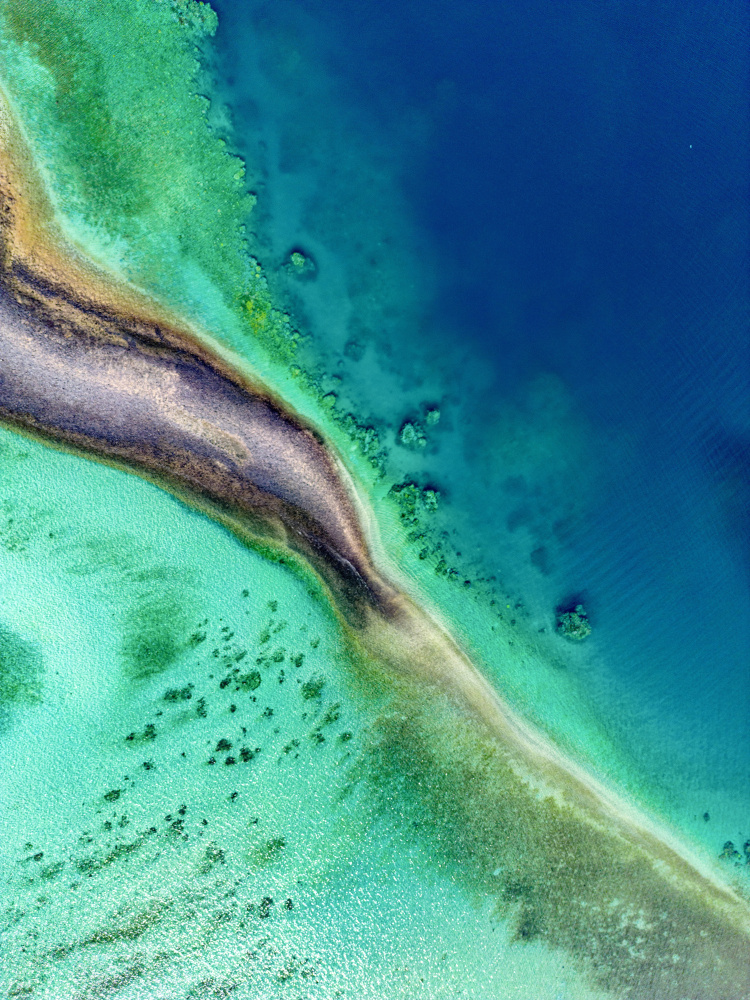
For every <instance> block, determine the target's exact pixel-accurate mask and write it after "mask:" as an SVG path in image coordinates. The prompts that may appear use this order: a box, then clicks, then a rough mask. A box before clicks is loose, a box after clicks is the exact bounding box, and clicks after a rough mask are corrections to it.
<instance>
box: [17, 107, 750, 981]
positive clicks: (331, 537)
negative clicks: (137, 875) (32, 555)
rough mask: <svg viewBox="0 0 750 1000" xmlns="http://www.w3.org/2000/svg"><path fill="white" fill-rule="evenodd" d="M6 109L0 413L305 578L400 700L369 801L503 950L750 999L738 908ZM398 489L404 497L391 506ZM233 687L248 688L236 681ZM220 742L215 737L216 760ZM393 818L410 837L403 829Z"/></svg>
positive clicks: (743, 909)
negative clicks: (475, 650)
mask: <svg viewBox="0 0 750 1000" xmlns="http://www.w3.org/2000/svg"><path fill="white" fill-rule="evenodd" d="M2 113H3V122H2V125H3V128H2V136H1V137H0V139H1V142H2V149H1V151H0V157H1V159H0V376H1V378H0V420H2V422H3V423H5V424H6V425H7V426H9V427H11V428H13V429H15V430H18V431H20V432H22V433H25V434H28V435H31V436H33V437H36V438H39V439H41V440H43V441H46V442H48V443H51V444H53V445H55V446H56V447H61V448H65V449H68V450H71V451H74V452H76V453H78V454H81V455H84V456H86V457H89V458H93V459H96V460H98V461H102V462H106V463H108V464H111V465H114V466H115V467H118V468H122V469H125V470H127V471H130V472H133V473H135V474H137V475H139V476H142V477H145V478H147V479H150V480H152V481H153V482H156V483H157V484H159V485H160V486H162V487H164V488H165V489H167V490H169V491H170V492H172V493H173V494H175V495H177V496H178V497H180V498H181V499H183V500H184V501H185V502H186V503H188V504H190V505H192V506H194V507H196V508H198V509H200V510H202V511H204V512H205V513H207V514H208V515H209V516H210V517H213V518H215V519H217V520H219V521H221V522H222V523H223V524H225V525H226V526H227V527H228V528H229V529H230V530H232V531H233V532H235V533H236V534H237V535H238V536H239V537H240V538H242V539H243V540H246V541H248V542H250V543H252V544H256V545H259V546H262V547H265V548H266V549H270V550H273V551H276V552H277V553H278V552H281V553H284V554H288V555H289V556H290V558H291V559H295V558H298V559H301V560H303V561H304V563H305V564H306V565H307V566H309V567H311V568H312V570H313V571H314V573H315V574H317V576H318V577H319V578H320V580H321V581H322V582H323V584H324V586H325V587H326V588H327V592H328V594H329V595H330V599H331V602H332V604H333V606H334V607H335V609H336V610H337V612H338V614H339V617H340V620H341V625H342V628H343V630H344V632H345V634H346V635H347V638H348V640H349V642H350V644H351V647H352V649H353V650H355V651H356V652H357V654H358V656H359V661H360V664H361V669H362V671H363V672H369V673H370V674H371V675H379V676H381V677H383V678H385V680H386V682H387V683H391V684H392V685H393V687H394V689H395V690H399V691H402V692H403V698H402V699H401V704H400V708H399V710H398V711H389V712H387V713H384V714H383V716H382V718H381V719H380V720H379V723H378V725H377V726H376V728H375V733H374V736H373V739H372V741H371V746H370V749H369V761H368V759H365V760H364V761H363V763H362V767H363V768H364V770H365V771H366V772H368V773H370V774H373V775H377V778H378V780H376V781H373V783H372V784H373V794H374V795H375V796H376V797H377V796H378V795H382V798H383V800H384V801H386V800H387V799H388V797H389V796H390V795H391V793H392V790H393V788H395V787H398V788H399V790H400V793H401V794H402V795H403V797H404V802H405V803H406V805H405V806H404V817H405V818H406V819H407V821H408V820H410V819H411V816H410V808H411V807H412V806H413V807H414V808H415V809H417V808H418V810H419V812H420V814H421V815H422V816H424V815H426V816H427V817H428V818H429V822H428V823H427V824H425V829H424V830H423V833H422V836H423V837H424V839H425V841H426V842H427V843H428V844H430V845H431V847H432V849H433V852H434V854H435V857H436V858H437V859H438V861H439V862H444V863H445V864H448V865H451V866H453V870H454V871H455V878H456V879H457V880H459V881H460V882H461V883H462V884H463V885H464V886H465V887H466V888H467V889H468V890H470V891H471V892H473V893H479V894H480V896H482V897H489V898H490V899H494V900H495V902H496V905H497V908H498V912H499V913H500V914H501V915H502V916H504V917H507V918H509V919H511V920H513V921H514V922H515V928H516V938H517V940H518V941H519V942H536V943H539V944H546V945H547V946H549V947H550V948H554V949H562V950H563V951H564V952H565V953H566V954H567V955H569V956H570V959H571V961H572V962H573V963H574V964H575V965H576V967H577V968H578V969H579V970H580V971H581V973H582V974H584V975H586V976H587V977H588V978H589V980H590V981H591V983H592V984H593V985H594V986H595V987H596V988H599V989H602V990H604V991H608V992H609V993H611V994H612V995H613V996H616V997H623V998H624V997H629V998H635V1000H682V998H685V997H690V998H691V1000H718V998H719V997H721V998H723V1000H742V998H745V997H747V996H748V995H750V908H749V907H748V904H747V901H746V900H744V899H743V898H741V897H740V896H739V895H738V894H737V893H736V892H735V891H734V890H733V889H732V888H731V887H730V886H729V885H727V884H725V883H724V882H723V881H722V880H721V878H720V876H719V875H718V874H716V873H715V871H714V870H713V869H712V868H710V867H708V866H704V865H703V864H702V862H701V861H700V860H699V859H696V858H693V857H692V856H691V855H690V852H689V851H688V850H687V849H686V848H685V847H683V845H681V844H680V843H679V841H677V840H676V839H675V838H674V837H673V836H672V835H671V834H670V833H669V832H668V831H666V830H663V829H661V828H660V827H659V826H658V824H656V823H655V822H653V821H652V820H650V819H649V818H648V817H646V816H644V815H641V814H640V813H639V812H638V811H637V810H636V809H634V808H633V807H632V806H631V805H630V804H629V803H628V802H626V801H624V800H623V799H622V798H620V797H619V796H618V795H617V794H616V793H615V792H614V791H613V790H611V789H610V788H608V787H606V786H605V785H603V784H602V783H600V782H599V781H597V780H596V779H595V778H594V777H592V776H591V775H589V774H588V773H586V772H585V771H584V770H583V769H582V768H580V767H579V766H578V765H577V764H575V763H574V762H573V761H571V760H568V759H565V758H564V757H563V756H562V755H561V754H560V752H559V751H558V750H557V749H556V747H555V746H554V745H552V743H551V742H550V741H549V740H548V739H547V738H546V737H545V736H544V735H543V734H541V733H539V732H536V731H535V730H533V729H532V728H531V727H530V726H528V725H527V724H526V723H525V722H524V720H523V719H521V718H520V717H519V716H518V715H517V714H516V713H514V712H513V710H512V709H511V708H510V707H509V706H508V705H507V704H506V703H505V702H504V701H503V700H502V698H501V697H500V696H499V695H498V693H497V692H496V691H495V690H494V689H493V687H492V686H491V685H490V684H489V682H488V681H487V680H486V679H485V677H484V676H483V674H482V673H481V672H480V671H479V670H478V669H477V668H476V667H475V665H474V664H473V663H472V661H471V660H470V659H469V657H468V656H467V655H466V653H465V652H464V651H463V650H462V649H461V648H460V647H459V645H458V644H457V643H456V642H455V641H454V639H453V638H452V637H451V635H450V634H449V632H448V630H447V629H446V628H445V627H444V626H443V625H442V624H441V623H440V622H439V621H438V620H437V619H436V618H435V617H433V616H432V615H431V614H430V613H428V612H427V611H426V610H425V609H423V608H422V607H421V606H420V604H419V603H418V602H417V600H416V599H414V598H413V597H412V596H411V595H410V594H409V593H408V591H407V586H406V584H401V583H398V582H396V573H395V571H394V570H392V569H391V568H389V567H388V565H387V557H386V556H385V555H378V557H377V558H376V556H375V555H374V554H373V553H374V552H377V551H378V550H377V548H376V546H377V539H375V538H374V533H373V530H372V527H371V522H370V518H369V516H368V513H367V504H366V503H365V501H364V500H363V499H362V498H361V497H359V496H358V495H357V492H356V489H355V487H354V484H353V483H352V481H351V480H350V478H349V476H348V474H347V472H346V470H345V468H344V466H343V464H342V462H341V461H340V460H339V459H338V458H337V456H336V455H335V454H334V452H333V450H332V448H331V447H330V446H329V445H328V444H327V443H326V442H325V441H324V439H323V438H322V436H321V435H320V434H319V433H318V432H317V431H316V430H315V428H313V427H311V426H310V425H309V424H307V423H306V422H305V421H304V420H302V419H301V418H300V417H299V416H298V415H297V414H296V413H294V412H293V410H292V409H291V408H290V407H289V406H288V405H286V404H285V403H284V401H283V400H282V399H280V398H279V397H278V396H277V395H276V394H275V393H274V392H273V391H272V390H271V389H270V388H269V387H267V386H266V385H264V384H263V383H262V382H261V381H260V380H259V379H257V378H255V377H253V375H252V374H251V373H250V372H249V371H247V370H246V369H245V368H244V367H243V365H242V363H241V361H240V359H231V358H230V357H229V356H228V355H227V354H226V352H224V351H222V349H221V348H220V347H219V345H218V344H216V345H213V346H212V345H211V341H210V338H209V337H208V336H207V335H205V334H202V333H198V332H196V331H194V330H191V329H190V328H189V327H188V325H187V324H185V323H183V322H181V321H180V320H179V319H178V318H177V317H175V316H172V315H170V314H169V313H168V312H166V311H165V310H164V309H163V308H161V307H159V306H158V305H156V304H154V303H152V302H149V301H148V300H147V299H146V298H145V297H144V296H142V295H140V294H138V293H136V292H135V291H134V290H133V289H130V288H129V287H128V286H127V285H125V284H123V283H118V282H117V281H116V280H114V278H112V277H111V276H108V275H107V274H105V273H104V272H102V271H99V270H97V268H96V267H95V266H94V265H93V264H92V263H91V262H90V261H88V260H87V259H86V257H85V255H84V254H83V253H82V252H81V250H80V249H79V248H76V247H74V246H73V245H72V244H70V243H69V242H66V241H65V239H64V238H63V236H62V234H61V233H60V232H59V230H56V228H55V212H54V210H53V208H52V206H51V205H50V204H49V202H48V201H47V199H46V196H45V190H44V185H43V183H42V181H41V179H40V177H39V175H38V174H37V173H36V172H35V167H34V163H33V158H32V156H31V154H30V153H29V151H28V149H27V148H26V146H25V145H24V141H23V137H22V133H21V130H20V129H19V127H18V125H17V123H16V122H14V120H13V118H12V116H11V113H10V111H9V110H8V108H7V107H6V108H5V109H3V112H2ZM435 412H436V413H437V411H435ZM435 419H436V418H433V419H432V421H431V422H433V423H434V422H435ZM406 426H407V425H404V428H405V427H406ZM408 426H410V427H411V428H412V431H410V432H408V434H407V440H405V441H403V442H402V443H404V444H406V445H407V446H409V447H419V446H420V444H419V441H420V437H419V434H420V433H423V432H422V431H421V429H420V428H417V427H416V425H414V424H409V425H408ZM402 438H403V428H402ZM415 491H416V487H414V485H413V484H409V483H407V484H403V486H402V487H400V492H399V496H400V497H401V505H402V507H403V508H404V511H405V513H407V516H408V515H409V511H412V510H413V509H416V504H417V497H416V493H415ZM419 503H421V504H426V505H430V504H436V503H437V494H436V493H435V492H434V491H425V492H424V493H423V494H422V495H421V498H420V499H419ZM579 617H581V618H582V617H583V616H582V615H579ZM238 670H239V668H238ZM237 680H238V682H241V684H242V685H245V686H246V687H247V689H248V691H250V690H254V685H257V678H256V677H255V675H254V674H253V673H252V672H249V673H247V674H242V676H241V677H239V676H238V678H237ZM307 683H308V684H309V685H310V686H309V687H308V688H306V689H305V690H303V692H302V697H303V699H307V700H311V701H313V700H315V699H316V698H317V697H318V696H319V695H320V682H319V681H316V680H313V679H312V678H311V679H310V680H309V682H307ZM237 686H238V688H239V686H240V684H239V683H238V685H237ZM164 698H165V700H166V702H167V703H170V704H171V703H173V702H178V701H180V700H182V699H184V700H185V701H190V700H191V693H190V690H189V688H185V687H179V688H174V689H173V688H170V689H168V690H167V691H166V693H165V695H164ZM138 738H139V739H141V740H149V739H150V736H149V735H148V734H147V733H146V732H145V730H144V735H143V736H141V737H138ZM125 739H129V737H125ZM133 739H134V741H135V739H136V736H135V733H134V734H133ZM231 749H232V745H231V741H228V740H225V741H224V742H222V741H219V742H217V743H216V751H215V752H216V753H219V752H222V753H224V752H227V753H228V752H229V751H230V750H231ZM251 752H253V751H251V750H250V749H249V748H248V749H247V753H248V754H250V753H251ZM238 754H239V756H240V761H241V762H244V758H243V757H242V754H243V750H242V748H240V750H239V751H238ZM224 763H225V765H230V766H232V765H237V758H236V757H234V756H233V755H231V754H230V755H229V756H228V757H226V758H225V760H224ZM144 767H145V764H144ZM107 796H109V798H107ZM119 796H120V790H119V789H115V788H112V789H110V790H109V791H108V792H106V794H105V796H104V797H105V799H106V801H107V802H108V803H114V802H115V801H116V800H117V799H118V798H119ZM177 822H178V823H179V822H180V821H179V820H178V821H177ZM406 825H407V826H408V827H409V829H408V831H407V832H406V833H405V834H404V836H405V837H409V836H414V835H415V834H413V833H412V832H411V831H412V830H414V829H416V828H417V826H418V823H417V821H416V820H412V821H411V822H407V823H406ZM267 849H268V850H274V851H278V850H281V849H283V845H282V844H279V843H276V844H275V846H272V847H270V846H269V847H268V848H267ZM209 860H211V861H212V863H215V862H216V861H217V859H216V858H214V859H209ZM264 905H265V907H266V910H268V908H269V907H270V905H271V901H269V902H268V903H265V901H264V903H263V904H261V906H264Z"/></svg>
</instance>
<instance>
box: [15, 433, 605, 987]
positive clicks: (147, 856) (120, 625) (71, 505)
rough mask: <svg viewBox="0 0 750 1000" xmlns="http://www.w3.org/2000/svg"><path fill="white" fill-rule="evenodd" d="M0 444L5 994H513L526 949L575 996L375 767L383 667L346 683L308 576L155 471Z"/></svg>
mask: <svg viewBox="0 0 750 1000" xmlns="http://www.w3.org/2000/svg"><path fill="white" fill-rule="evenodd" d="M1 443H2V452H1V453H0V455H1V459H0V460H1V461H2V468H3V485H2V498H1V499H0V503H1V504H2V523H1V524H0V560H1V569H2V577H3V580H5V581H6V584H5V586H6V589H5V598H4V602H3V612H2V622H1V623H0V627H1V629H2V631H0V651H1V652H2V655H3V666H4V690H3V703H2V717H1V724H2V735H1V737H0V747H1V752H2V764H1V766H2V773H3V775H4V779H3V783H2V790H1V791H2V800H1V801H0V814H1V815H2V817H3V837H2V848H1V851H2V855H1V857H0V870H2V872H3V882H4V892H5V894H6V899H7V900H8V902H9V904H10V905H9V906H8V907H7V908H6V910H5V930H4V934H3V969H4V971H3V973H2V982H3V984H4V989H5V990H8V991H10V994H9V995H26V994H27V993H29V992H33V995H35V996H41V997H49V998H52V1000H57V998H60V997H64V996H65V997H67V996H92V997H93V996H101V995H109V994H113V995H117V996H121V997H143V996H144V991H145V992H147V993H148V995H149V996H165V997H166V996H169V997H177V996H185V997H188V996H190V997H195V996H210V995H218V993H216V992H214V993H212V992H211V990H214V991H220V990H222V989H223V990H231V993H232V995H236V996H242V997H265V996H271V995H273V996H289V997H297V996H305V997H347V996H351V997H364V996H373V997H381V996H383V995H388V996H403V997H413V996H417V995H419V996H422V995H425V996H430V997H446V998H447V997H456V996H466V997H478V998H481V997H486V996H488V995H495V992H494V991H495V990H496V989H499V990H502V991H503V992H502V995H503V996H508V997H515V996H518V997H522V996H524V995H525V993H524V990H525V989H526V987H525V986H524V985H523V984H524V983H525V982H528V974H529V969H530V968H531V967H533V968H534V970H535V972H534V976H535V980H534V981H535V984H536V987H535V988H536V990H537V994H536V995H538V996H542V997H546V996H549V997H555V998H564V997H568V996H570V997H573V996H575V997H582V996H587V995H588V994H586V993H585V992H582V990H583V987H581V985H580V984H575V980H574V979H572V978H571V980H570V981H571V983H572V984H574V985H575V990H574V991H573V992H568V989H567V987H566V986H565V983H566V981H567V980H566V977H565V975H564V974H561V965H560V959H558V958H555V957H554V956H551V955H549V954H548V953H546V952H545V950H544V949H543V948H541V947H537V946H533V947H531V948H529V949H526V950H524V951H523V952H519V951H518V949H516V948H510V945H509V940H508V937H507V930H506V929H505V924H504V923H502V922H501V921H499V920H498V916H497V914H496V913H494V910H493V906H492V905H489V904H488V903H487V902H483V901H482V900H481V898H479V897H476V898H472V897H471V896H470V895H468V894H467V893H466V892H465V891H464V890H461V889H460V888H459V887H458V886H457V885H456V884H455V881H454V880H453V878H452V877H451V875H450V872H449V871H447V870H446V871H444V872H441V870H440V868H439V867H438V868H436V867H435V864H434V860H433V859H432V858H431V857H430V854H429V845H428V843H426V842H424V841H422V840H421V838H420V836H419V834H414V832H413V829H412V827H417V826H418V823H417V822H416V821H415V820H414V813H413V812H412V813H404V812H403V809H402V807H401V806H400V805H399V799H398V793H397V789H396V788H388V787H381V788H380V789H379V790H377V791H376V790H375V789H373V787H371V786H370V784H369V782H368V780H367V772H364V773H363V772H362V771H361V766H360V767H358V760H359V759H360V758H361V755H362V753H363V750H364V749H365V748H366V747H367V743H368V736H367V734H368V730H369V728H370V727H371V726H372V725H373V723H374V722H375V720H376V719H377V718H378V717H379V716H380V715H382V713H386V715H387V714H388V713H389V712H390V711H392V706H391V707H389V700H390V699H389V695H388V690H387V687H384V688H378V686H377V684H369V685H365V687H362V678H360V684H359V685H355V684H353V680H354V676H355V671H354V670H353V668H352V663H351V661H350V659H349V656H348V653H347V652H346V650H345V649H344V648H343V646H342V644H341V641H340V640H338V639H337V634H338V633H337V629H336V626H335V624H334V623H333V621H332V618H331V615H330V612H329V611H328V610H327V606H326V604H325V603H324V602H323V601H322V600H321V599H320V597H319V596H317V595H316V594H315V593H311V592H310V590H309V585H308V584H307V583H306V582H305V581H304V580H302V579H300V578H299V577H297V576H296V575H295V574H294V573H292V572H291V571H290V570H289V569H288V568H286V567H284V566H279V565H276V564H274V563H272V562H269V561H268V560H267V559H264V558H262V557H261V556H259V555H258V554H256V553H254V552H252V551H250V550H248V549H246V548H245V547H244V546H242V545H240V544H239V543H238V542H237V541H236V540H235V539H233V538H232V537H231V536H230V535H229V534H228V533H226V532H225V531H224V530H223V529H221V528H219V527H217V526H216V525H214V524H212V523H210V522H209V521H207V520H206V519H205V518H203V517H201V516H199V515H197V514H194V513H192V512H191V511H189V510H187V509H185V508H184V507H183V506H182V505H181V504H179V503H178V502H176V501H174V500H172V499H171V498H169V497H168V496H166V495H165V494H163V493H162V492H161V491H159V490H158V489H156V488H155V487H152V486H150V485H148V484H145V483H143V482H141V481H139V480H137V479H135V478H132V477H129V476H126V475H124V474H122V473H118V472H114V471H112V470H108V469H105V468H103V467H99V466H96V465H93V464H90V463H86V462H84V461H82V460H80V459H77V458H73V457H70V456H66V455H62V454H58V453H54V452H50V451H49V450H47V449H45V448H43V447H42V446H40V445H37V444H34V443H31V442H27V441H24V440H22V439H18V438H16V437H15V436H14V435H11V434H9V433H7V432H3V435H2V442H1ZM53 483H54V487H53V486H52V484H53ZM207 553H210V557H209V558H207ZM405 824H406V825H408V827H409V830H410V831H411V832H408V831H405V829H404V826H405ZM435 940H439V942H440V946H439V948H436V947H435ZM31 942H33V948H31V947H29V945H30V943H31ZM488 949H490V950H489V951H488ZM514 982H516V983H517V985H516V986H513V985H512V984H513V983H514ZM545 983H546V984H548V985H545ZM571 989H572V986H571ZM593 995H594V994H592V996H593Z"/></svg>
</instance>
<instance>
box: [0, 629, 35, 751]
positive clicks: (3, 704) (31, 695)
mask: <svg viewBox="0 0 750 1000" xmlns="http://www.w3.org/2000/svg"><path fill="white" fill-rule="evenodd" d="M43 684H44V663H43V661H42V655H41V653H40V652H39V650H38V649H37V648H36V646H34V645H33V644H32V643H30V642H27V641H26V640H25V639H23V638H22V637H21V636H19V635H16V633H15V632H12V631H11V630H10V629H7V628H5V627H3V626H2V625H0V733H2V732H3V730H4V729H5V728H6V726H7V725H8V723H9V722H10V719H11V718H12V713H13V710H14V709H15V708H18V707H20V706H23V705H27V706H28V705H36V704H38V703H39V702H40V701H41V700H42V693H43Z"/></svg>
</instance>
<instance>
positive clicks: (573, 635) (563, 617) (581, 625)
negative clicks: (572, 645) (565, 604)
mask: <svg viewBox="0 0 750 1000" xmlns="http://www.w3.org/2000/svg"><path fill="white" fill-rule="evenodd" d="M555 627H556V629H557V632H558V634H559V635H563V636H565V638H566V639H572V640H573V641H574V642H583V640H584V639H586V638H587V637H588V636H590V635H591V625H590V624H589V620H588V617H587V616H586V611H585V610H584V607H583V605H582V604H576V606H575V609H574V610H573V611H563V612H561V613H560V614H558V616H557V624H556V626H555Z"/></svg>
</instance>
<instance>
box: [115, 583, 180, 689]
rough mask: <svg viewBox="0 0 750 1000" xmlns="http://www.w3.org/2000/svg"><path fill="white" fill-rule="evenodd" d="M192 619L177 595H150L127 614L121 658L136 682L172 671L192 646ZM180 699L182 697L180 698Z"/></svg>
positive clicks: (169, 593)
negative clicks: (187, 647) (169, 669)
mask: <svg viewBox="0 0 750 1000" xmlns="http://www.w3.org/2000/svg"><path fill="white" fill-rule="evenodd" d="M188 631H189V629H188V618H187V614H186V612H185V609H184V608H183V606H182V603H181V602H180V601H179V600H178V597H177V595H176V594H174V593H171V592H169V591H167V592H166V593H162V594H159V593H157V594H154V593H151V594H148V595H146V596H145V597H143V598H141V599H139V600H136V601H134V602H133V605H132V606H131V607H130V608H129V609H128V611H127V612H126V614H125V621H124V630H123V637H122V641H121V647H120V649H121V656H122V663H123V669H124V671H125V674H126V676H127V677H129V678H130V679H132V680H144V679H145V678H148V677H152V676H153V675H154V674H160V673H163V672H164V671H165V670H167V669H168V668H169V667H171V666H172V665H173V664H174V663H175V662H176V661H177V658H178V657H179V656H180V654H181V653H182V652H183V650H184V649H185V648H186V646H187V644H188V640H187V634H188ZM178 696H179V695H178Z"/></svg>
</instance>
